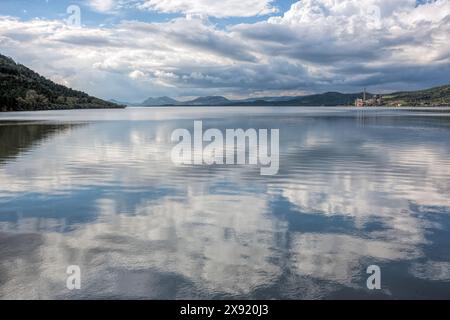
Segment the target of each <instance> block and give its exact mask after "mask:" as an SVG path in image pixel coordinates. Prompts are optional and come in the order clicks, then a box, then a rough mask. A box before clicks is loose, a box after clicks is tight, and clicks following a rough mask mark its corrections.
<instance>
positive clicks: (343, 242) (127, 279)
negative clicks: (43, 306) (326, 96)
mask: <svg viewBox="0 0 450 320" xmlns="http://www.w3.org/2000/svg"><path fill="white" fill-rule="evenodd" d="M2 119H3V120H8V121H3V122H0V147H1V150H0V297H1V298H12V299H22V298H31V299H38V298H39V299H48V298H145V299H172V298H178V299H184V298H193V299H201V298H265V299H272V298H276V299H279V298H286V299H320V298H342V299H350V298H387V299H391V298H450V241H449V240H450V216H449V213H450V197H449V195H450V160H449V159H450V158H449V156H450V144H449V143H448V142H449V141H450V112H449V111H447V110H442V112H439V113H429V112H421V111H414V112H411V111H406V110H400V111H390V110H368V111H357V110H350V109H343V108H336V109H330V108H319V109H316V110H314V109H305V108H301V109H295V108H278V109H271V108H229V109H225V110H223V109H222V110H219V109H217V108H209V109H207V108H194V109H192V110H187V109H176V108H174V109H170V108H161V109H157V108H155V109H138V108H131V109H126V110H111V111H92V110H91V111H89V110H85V111H56V112H38V113H8V114H2V115H0V121H1V120H2ZM33 120H35V121H33ZM193 120H203V121H204V126H205V127H206V128H207V127H214V128H221V129H225V128H244V129H245V128H280V130H281V131H280V141H281V146H280V150H281V158H280V173H279V175H277V176H274V177H262V176H260V175H259V169H258V168H257V167H245V166H244V167H235V166H217V167H190V166H183V167H178V166H174V165H173V164H172V163H171V160H170V152H171V148H172V146H173V144H171V143H170V135H171V133H172V131H173V130H174V129H176V128H192V127H193ZM371 264H376V265H379V266H380V267H381V269H382V286H383V290H381V291H379V292H373V291H369V290H367V288H366V279H367V276H368V275H367V274H366V268H367V267H368V266H369V265H371ZM69 265H79V266H80V267H81V270H82V276H83V278H82V290H80V291H68V290H67V289H66V287H65V286H66V274H65V271H66V268H67V266H69Z"/></svg>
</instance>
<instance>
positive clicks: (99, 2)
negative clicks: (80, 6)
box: [88, 0, 117, 13]
mask: <svg viewBox="0 0 450 320" xmlns="http://www.w3.org/2000/svg"><path fill="white" fill-rule="evenodd" d="M88 4H89V5H90V6H91V7H92V8H93V9H94V10H96V11H99V12H104V13H107V12H110V11H112V10H113V9H114V8H115V5H116V4H117V0H88Z"/></svg>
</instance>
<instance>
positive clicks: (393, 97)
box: [155, 85, 450, 107]
mask: <svg viewBox="0 0 450 320" xmlns="http://www.w3.org/2000/svg"><path fill="white" fill-rule="evenodd" d="M376 95H377V96H381V97H382V101H384V102H383V104H382V105H381V106H450V85H443V86H438V87H433V88H429V89H422V90H417V91H401V92H393V93H388V94H373V93H366V98H367V99H372V98H373V97H374V96H376ZM363 97H364V92H358V93H341V92H334V91H330V92H325V93H319V94H312V95H305V96H292V97H288V96H280V97H263V98H247V99H241V100H229V99H227V98H225V97H222V96H206V97H198V98H196V99H193V100H189V101H184V102H181V101H177V100H175V99H172V100H174V101H176V102H175V103H173V104H165V105H164V106H186V107H187V106H244V107H245V106H273V107H277V106H280V107H282V106H286V107H295V106H298V107H303V106H354V105H355V100H356V99H362V98H363ZM155 106H156V105H155ZM161 106H162V105H161Z"/></svg>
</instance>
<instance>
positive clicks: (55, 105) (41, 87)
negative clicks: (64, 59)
mask: <svg viewBox="0 0 450 320" xmlns="http://www.w3.org/2000/svg"><path fill="white" fill-rule="evenodd" d="M97 108H123V106H120V105H117V104H115V103H111V102H107V101H104V100H101V99H98V98H95V97H91V96H89V95H88V94H86V93H84V92H81V91H76V90H72V89H70V88H67V87H65V86H62V85H59V84H56V83H54V82H53V81H50V80H48V79H46V78H44V77H42V76H40V75H39V74H37V73H36V72H34V71H32V70H30V69H28V68H27V67H25V66H23V65H21V64H17V63H15V62H14V60H12V59H11V58H8V57H5V56H3V55H1V54H0V111H33V110H55V109H97Z"/></svg>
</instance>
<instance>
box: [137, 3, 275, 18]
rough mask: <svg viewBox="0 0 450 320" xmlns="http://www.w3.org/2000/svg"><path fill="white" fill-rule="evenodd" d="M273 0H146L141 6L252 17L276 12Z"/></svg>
mask: <svg viewBox="0 0 450 320" xmlns="http://www.w3.org/2000/svg"><path fill="white" fill-rule="evenodd" d="M273 2H274V1H273V0H222V1H210V0H194V1H193V0H144V1H142V3H141V4H140V5H139V8H141V9H146V10H154V11H159V12H164V13H180V12H181V13H185V14H188V15H201V16H213V17H219V18H224V17H252V16H256V15H265V14H269V13H274V12H276V11H277V9H276V8H275V7H274V6H273V5H272V3H273Z"/></svg>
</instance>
